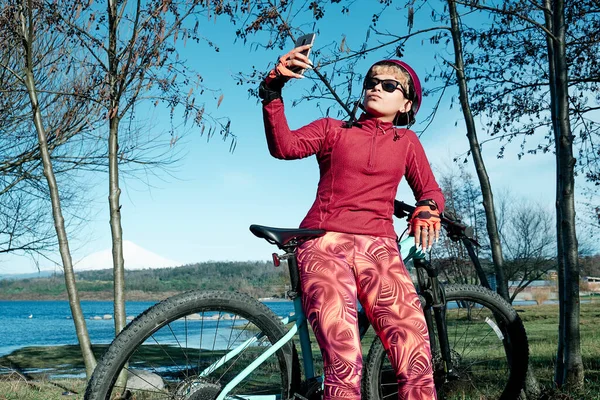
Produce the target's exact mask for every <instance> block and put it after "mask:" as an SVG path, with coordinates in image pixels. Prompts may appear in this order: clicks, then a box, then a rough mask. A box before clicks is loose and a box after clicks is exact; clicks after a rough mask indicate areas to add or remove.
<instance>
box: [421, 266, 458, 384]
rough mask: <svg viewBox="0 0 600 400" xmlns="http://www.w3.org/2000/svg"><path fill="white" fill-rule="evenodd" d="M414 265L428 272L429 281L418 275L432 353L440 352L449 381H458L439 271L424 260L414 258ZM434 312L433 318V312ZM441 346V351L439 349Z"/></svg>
mask: <svg viewBox="0 0 600 400" xmlns="http://www.w3.org/2000/svg"><path fill="white" fill-rule="evenodd" d="M413 263H414V265H415V268H417V270H419V269H421V268H422V270H424V271H426V273H427V276H428V279H427V280H424V279H423V277H422V276H421V274H419V273H417V277H418V284H419V289H420V291H421V295H422V296H423V297H424V298H425V304H423V309H424V311H425V322H426V324H427V329H428V330H429V334H430V345H431V353H432V354H434V353H435V352H436V351H439V352H440V354H441V356H442V362H443V363H444V373H445V376H446V379H447V380H456V379H458V374H457V373H456V371H454V366H453V363H452V353H451V351H450V342H449V341H448V327H447V325H446V299H445V296H444V291H443V288H442V287H441V285H440V282H439V280H438V278H437V277H438V270H437V268H436V267H434V266H433V265H431V263H430V262H428V261H427V260H425V259H424V258H414V259H413ZM428 310H433V318H432V315H431V312H429V311H428ZM434 326H435V327H437V341H436V340H435V339H434V338H433V336H431V335H433V331H434V329H433V328H434ZM438 346H439V349H438Z"/></svg>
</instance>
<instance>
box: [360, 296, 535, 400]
mask: <svg viewBox="0 0 600 400" xmlns="http://www.w3.org/2000/svg"><path fill="white" fill-rule="evenodd" d="M444 289H445V290H444V291H445V295H446V304H447V305H448V309H447V315H446V325H447V327H448V341H449V343H450V348H451V353H452V357H451V358H452V361H453V363H454V364H455V365H454V370H455V372H457V374H458V376H457V377H455V378H456V379H455V380H452V381H448V380H446V379H445V378H446V376H445V373H444V371H443V368H444V367H443V365H442V364H443V363H442V362H441V357H440V356H439V354H433V355H432V357H433V366H434V377H435V381H436V391H437V394H438V399H440V400H441V399H447V400H451V399H464V398H477V399H494V400H497V399H500V400H509V399H517V398H518V396H519V393H520V392H521V390H522V389H523V386H524V384H525V376H526V374H527V365H528V359H529V345H528V342H527V335H526V333H525V328H524V326H523V322H522V321H521V319H520V318H519V316H518V314H517V313H516V311H515V310H514V309H513V308H512V307H511V306H510V304H508V303H507V302H506V301H505V300H504V299H503V298H502V297H500V296H499V295H498V294H497V293H494V292H492V291H491V290H488V289H486V288H483V287H481V286H474V285H448V286H446V287H445V288H444ZM454 304H460V305H462V306H463V308H461V307H457V308H452V307H453V305H454ZM465 305H470V306H471V308H470V313H467V308H464V306H465ZM434 325H435V324H434ZM436 330H437V329H436ZM434 335H437V332H433V333H430V337H431V338H432V340H437V336H434ZM434 338H435V339H434ZM475 341H476V342H475ZM475 345H477V347H474V346H475ZM484 346H485V347H484ZM362 390H363V397H364V398H366V399H367V400H383V399H394V398H397V396H398V395H397V392H398V384H397V381H396V376H395V373H394V371H393V369H392V368H391V365H390V363H389V361H388V360H387V356H386V353H385V350H384V348H383V345H382V344H381V341H380V340H379V338H377V337H376V338H375V340H374V341H373V344H372V345H371V348H370V349H369V353H368V356H367V362H366V367H365V373H364V377H363V389H362ZM473 394H474V395H475V396H474V397H468V396H467V397H465V396H466V395H473Z"/></svg>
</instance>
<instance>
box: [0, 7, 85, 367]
mask: <svg viewBox="0 0 600 400" xmlns="http://www.w3.org/2000/svg"><path fill="white" fill-rule="evenodd" d="M2 11H3V13H2V19H1V28H2V31H3V34H4V35H6V36H5V37H7V38H13V39H12V41H11V42H10V44H11V48H12V50H13V51H15V52H17V54H19V59H20V65H19V68H18V69H16V70H10V72H11V73H12V75H13V77H14V78H15V79H16V81H18V82H19V83H20V85H21V87H22V88H23V90H24V91H25V93H27V94H28V97H29V108H30V110H31V114H30V115H31V117H32V123H33V125H34V127H35V132H36V133H37V140H38V151H39V157H40V158H41V164H42V166H43V175H44V177H45V179H46V182H47V186H48V190H49V195H50V199H51V204H52V216H53V219H54V226H55V230H56V236H57V238H58V244H59V251H60V254H61V259H62V264H63V269H64V276H65V283H66V287H67V293H68V296H69V305H70V307H71V313H72V315H73V321H74V323H75V329H76V332H77V338H78V340H79V344H80V348H81V351H82V354H83V359H84V363H85V366H86V374H87V375H88V376H90V375H91V373H92V371H93V369H94V367H95V363H96V361H95V357H94V354H93V353H92V349H91V343H90V340H89V335H88V332H87V328H86V323H85V319H84V317H83V313H82V311H81V305H80V303H79V296H78V293H77V289H76V285H75V275H74V273H73V263H72V259H71V253H70V250H69V241H68V237H67V231H66V228H65V220H64V217H63V211H62V207H61V196H60V194H59V189H58V185H57V179H56V175H55V171H54V167H53V162H52V159H51V151H52V148H53V147H52V143H53V142H55V141H56V140H58V141H60V140H61V136H62V135H76V134H77V133H78V132H80V131H82V130H85V129H86V126H87V124H88V122H89V120H88V118H89V117H90V116H91V115H93V112H90V111H91V110H90V109H89V108H88V107H89V103H87V102H81V101H78V96H77V92H86V91H87V90H89V87H88V86H87V85H86V84H85V82H82V81H79V80H73V81H69V82H68V85H69V87H70V88H72V89H71V95H70V96H67V97H65V98H63V99H62V101H60V105H62V106H63V108H62V110H63V113H62V114H61V115H59V116H58V117H61V118H60V123H58V124H56V125H49V124H48V120H50V121H52V118H46V115H45V113H44V112H43V111H44V107H43V104H45V103H44V101H41V100H40V99H41V98H43V97H44V94H43V93H40V92H39V89H38V86H39V85H40V79H39V78H38V77H39V76H43V74H41V73H40V71H39V70H38V69H41V68H42V66H43V65H50V64H51V63H47V64H46V63H44V62H40V61H41V59H43V58H44V57H52V56H54V57H56V56H58V55H59V53H60V50H59V49H61V48H62V49H64V48H67V47H68V42H67V40H66V38H64V39H63V41H61V40H60V39H59V38H57V37H56V36H55V35H47V31H46V30H44V29H42V28H41V26H43V25H44V24H47V23H48V15H47V14H45V13H44V12H43V9H42V8H40V4H39V3H35V2H34V1H33V0H23V1H14V2H11V3H9V5H8V6H7V7H5V8H3V10H2ZM39 32H43V34H42V35H38V33H39ZM63 56H64V55H63ZM45 61H46V62H48V61H49V59H48V58H46V59H45ZM36 67H37V68H36ZM54 67H56V66H54ZM3 68H4V69H9V68H10V67H9V66H8V65H6V64H5V65H3ZM42 81H43V80H42ZM61 83H62V84H64V83H65V82H64V81H61ZM58 91H59V92H63V90H58ZM80 115H81V116H83V117H79V116H80ZM48 127H50V128H48Z"/></svg>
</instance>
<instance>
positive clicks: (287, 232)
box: [250, 225, 326, 248]
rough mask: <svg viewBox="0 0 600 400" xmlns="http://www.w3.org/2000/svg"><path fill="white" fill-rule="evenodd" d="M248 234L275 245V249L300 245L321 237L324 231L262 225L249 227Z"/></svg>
mask: <svg viewBox="0 0 600 400" xmlns="http://www.w3.org/2000/svg"><path fill="white" fill-rule="evenodd" d="M250 232H252V233H253V234H254V235H255V236H257V237H259V238H261V239H265V240H266V241H267V242H269V243H271V244H276V245H277V247H279V248H282V247H289V246H297V245H299V244H300V243H302V242H304V241H306V240H309V239H313V238H316V237H319V236H323V235H324V234H325V232H326V231H324V230H323V229H285V228H271V227H268V226H262V225H250Z"/></svg>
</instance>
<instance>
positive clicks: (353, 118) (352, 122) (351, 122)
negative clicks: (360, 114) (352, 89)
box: [344, 87, 365, 128]
mask: <svg viewBox="0 0 600 400" xmlns="http://www.w3.org/2000/svg"><path fill="white" fill-rule="evenodd" d="M364 94H365V88H364V87H363V90H362V92H361V93H360V100H358V101H356V102H354V107H353V108H352V114H351V115H350V119H349V120H348V121H347V122H346V123H345V124H344V127H345V128H352V127H353V126H354V125H358V123H357V122H356V111H358V107H360V108H363V107H361V105H362V101H361V100H362V98H363V96H364Z"/></svg>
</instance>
